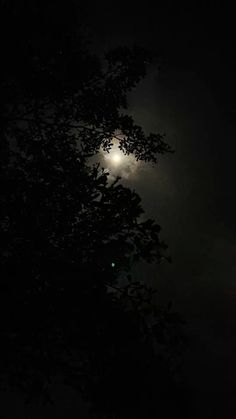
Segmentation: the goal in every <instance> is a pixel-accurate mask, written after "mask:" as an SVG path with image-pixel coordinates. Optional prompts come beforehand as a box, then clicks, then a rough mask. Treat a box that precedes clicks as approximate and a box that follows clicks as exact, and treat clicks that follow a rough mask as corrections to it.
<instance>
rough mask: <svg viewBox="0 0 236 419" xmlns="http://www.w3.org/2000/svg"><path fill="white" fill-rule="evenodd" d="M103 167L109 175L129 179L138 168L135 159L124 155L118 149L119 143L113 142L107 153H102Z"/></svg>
mask: <svg viewBox="0 0 236 419" xmlns="http://www.w3.org/2000/svg"><path fill="white" fill-rule="evenodd" d="M102 155H103V159H104V166H105V168H106V169H108V170H109V172H110V174H111V175H114V176H117V175H119V176H121V177H123V178H129V177H130V176H131V175H134V173H135V171H136V170H137V167H138V162H137V160H136V159H135V157H134V156H133V155H132V154H130V155H126V154H124V153H123V151H121V150H120V148H119V142H118V141H117V140H114V142H113V146H112V148H111V149H110V151H109V152H107V151H102Z"/></svg>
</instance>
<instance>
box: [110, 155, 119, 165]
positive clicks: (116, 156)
mask: <svg viewBox="0 0 236 419" xmlns="http://www.w3.org/2000/svg"><path fill="white" fill-rule="evenodd" d="M111 158H112V161H113V162H114V163H120V161H121V156H120V155H119V154H118V153H115V154H113V156H112V157H111Z"/></svg>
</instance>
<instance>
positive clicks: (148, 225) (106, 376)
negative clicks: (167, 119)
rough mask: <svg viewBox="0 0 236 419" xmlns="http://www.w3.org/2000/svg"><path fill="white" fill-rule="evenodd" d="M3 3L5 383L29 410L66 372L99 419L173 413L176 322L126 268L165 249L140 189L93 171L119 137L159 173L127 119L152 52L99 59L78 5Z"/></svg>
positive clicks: (152, 144) (154, 149) (155, 137)
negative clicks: (80, 22) (93, 160)
mask: <svg viewBox="0 0 236 419" xmlns="http://www.w3.org/2000/svg"><path fill="white" fill-rule="evenodd" d="M8 6H9V5H8V4H6V3H4V2H2V5H1V7H2V13H1V19H2V22H1V28H2V31H3V32H4V31H5V30H6V28H7V27H8V28H9V25H10V24H11V25H10V28H11V30H10V33H9V39H8V43H7V46H6V45H3V46H2V57H3V66H2V77H1V87H0V89H1V95H0V96H1V143H2V145H1V149H2V153H1V185H2V194H1V198H0V199H1V233H2V238H3V240H2V245H1V272H2V275H1V297H0V298H1V304H0V307H1V336H2V343H1V361H2V365H1V377H2V383H3V384H4V385H6V384H7V385H10V386H16V387H17V388H19V389H22V391H23V392H24V393H25V394H26V396H27V400H31V399H32V398H33V397H35V396H44V397H45V399H48V400H49V399H50V393H49V391H48V388H49V385H50V381H51V380H52V379H53V377H56V376H57V375H58V374H60V375H62V376H63V378H64V380H65V382H66V383H68V384H70V385H72V386H74V387H77V388H78V389H79V391H80V392H82V394H83V395H84V397H85V399H87V400H88V401H89V403H90V404H91V407H92V411H93V412H94V414H96V415H97V416H99V415H100V417H105V415H106V414H107V415H110V414H116V415H118V417H119V415H120V417H126V415H127V416H128V415H130V412H132V411H134V408H135V409H136V412H138V413H136V415H140V417H142V416H143V417H144V416H145V417H152V415H154V414H155V412H156V410H157V411H158V412H160V411H161V406H160V404H161V401H162V403H163V412H164V411H165V410H168V409H167V406H166V403H164V402H163V400H165V398H166V397H167V395H168V394H169V393H170V391H171V390H172V389H173V388H174V387H173V385H174V384H173V380H172V374H171V368H173V367H174V363H175V361H176V359H177V358H176V357H174V356H173V354H175V355H176V356H177V355H178V348H179V347H180V346H181V342H182V341H181V337H180V334H179V325H180V319H179V317H178V316H177V315H176V314H175V313H172V312H171V310H170V309H163V308H160V307H157V306H156V305H155V304H154V302H153V298H152V296H153V291H152V289H151V288H149V287H148V285H147V284H142V283H139V282H135V280H133V278H131V276H130V274H129V271H130V268H131V266H132V264H133V263H134V262H135V261H137V260H146V261H148V262H157V263H159V262H160V261H161V260H162V259H165V257H166V256H165V248H166V245H165V244H164V243H162V242H161V241H160V239H159V232H160V226H159V225H157V224H156V223H155V222H154V221H153V220H145V221H141V219H140V215H141V214H142V213H143V210H142V207H141V203H140V198H139V196H138V195H137V193H136V192H135V191H131V190H130V189H128V188H126V187H124V186H123V185H122V184H121V183H120V179H116V180H115V181H113V183H110V182H109V178H108V174H107V173H106V172H105V171H104V170H103V169H102V168H101V167H100V166H99V165H91V164H89V157H91V156H94V155H96V154H97V153H98V152H99V150H100V149H101V148H102V149H103V150H105V151H109V150H110V148H111V146H112V141H113V140H114V138H116V139H118V140H119V147H120V149H121V150H122V151H123V152H124V153H126V154H129V153H132V154H134V156H135V157H136V159H137V160H145V161H150V162H153V163H155V162H157V156H158V154H160V153H164V152H170V151H171V148H170V147H169V145H168V144H167V143H166V142H165V141H164V138H163V136H162V135H160V134H153V133H151V134H149V135H145V133H144V131H143V129H142V127H140V126H138V125H136V124H135V122H134V120H133V118H132V117H131V116H128V115H127V111H126V109H127V93H128V92H129V91H130V90H131V89H132V88H133V87H134V86H136V85H137V83H138V82H139V81H140V79H141V78H142V77H144V76H145V72H146V66H147V63H148V61H149V60H150V58H151V57H150V53H148V52H146V51H144V50H143V49H141V48H138V47H134V48H133V49H129V48H126V47H119V48H116V49H114V50H112V51H110V52H109V53H108V54H107V55H106V57H105V61H104V62H102V63H101V62H100V61H99V60H98V58H97V57H95V56H93V55H92V54H91V53H89V52H88V50H87V48H85V47H84V41H83V36H82V31H81V29H79V26H77V24H76V19H75V17H74V16H75V15H76V13H75V11H74V9H73V7H72V4H71V5H70V6H69V5H67V7H66V8H65V3H63V2H62V3H60V2H50V4H46V3H45V4H44V3H43V2H34V4H31V2H29V1H26V2H24V3H23V5H19V4H18V3H17V2H12V3H11V5H10V6H11V7H10V8H9V7H8ZM70 7H71V8H70ZM20 28H21V30H20ZM2 41H3V36H2V34H1V42H2ZM120 277H122V278H123V285H122V286H121V285H120V282H119V278H120ZM157 392H158V400H159V402H158V403H157V404H156V402H154V400H155V398H156V394H157ZM163 414H164V413H163ZM163 417H164V416H163Z"/></svg>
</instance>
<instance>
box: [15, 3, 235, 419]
mask: <svg viewBox="0 0 236 419" xmlns="http://www.w3.org/2000/svg"><path fill="white" fill-rule="evenodd" d="M88 10H89V12H88ZM83 13H84V15H85V18H84V19H85V22H86V23H88V25H89V27H90V29H89V33H90V36H91V39H92V41H93V48H94V49H95V50H96V51H97V52H98V53H99V54H102V52H103V51H104V50H106V49H107V48H110V47H113V46H115V45H118V44H133V43H137V44H141V45H143V46H145V47H148V48H150V49H152V50H154V51H155V52H157V54H158V55H159V57H160V69H158V68H157V66H156V65H152V66H151V67H150V69H149V74H148V76H147V78H146V79H145V80H144V81H142V82H141V83H140V85H139V86H138V87H137V88H136V89H135V91H133V92H132V94H131V95H130V97H129V104H130V111H131V114H132V115H133V116H134V118H135V120H136V121H137V123H139V124H141V125H143V126H144V128H145V130H146V131H147V132H148V131H154V132H155V131H160V132H165V133H166V139H167V141H168V143H169V144H170V145H171V146H173V148H174V149H175V153H174V154H170V155H167V156H164V157H161V158H160V162H159V164H158V165H157V166H156V167H151V166H150V165H148V164H141V165H140V166H138V167H137V168H135V170H134V171H131V172H127V173H125V179H124V183H125V184H127V185H128V186H129V187H131V188H134V189H135V190H136V191H137V192H138V193H139V194H140V196H141V197H142V200H143V207H144V209H145V213H146V215H147V216H150V217H152V218H154V219H155V220H157V222H158V223H159V224H160V225H161V227H162V238H163V239H164V240H165V241H166V242H167V243H168V245H169V251H170V254H171V256H172V263H171V264H168V263H165V264H163V265H161V266H158V267H156V266H151V267H150V266H144V265H142V266H141V267H139V269H138V272H139V273H138V275H140V277H142V278H148V279H149V280H151V281H152V283H153V284H155V286H156V288H157V290H158V298H159V300H160V301H162V302H163V301H164V302H166V301H169V300H171V301H172V302H173V305H174V308H176V310H178V311H179V312H181V313H182V314H183V316H184V318H185V320H186V329H187V331H188V334H189V336H190V343H189V346H188V348H187V350H186V355H185V358H184V367H183V369H184V376H185V382H186V386H187V387H188V389H189V390H190V391H191V392H192V393H193V394H194V395H195V397H194V401H193V404H192V412H191V415H190V417H191V418H194V419H195V418H215V417H226V418H230V417H235V414H236V407H235V405H234V398H235V396H236V384H235V376H236V361H235V351H236V333H235V331H236V305H235V299H236V282H235V281H236V236H235V234H236V221H235V199H234V194H235V162H234V160H235V152H236V145H235V133H236V123H235V113H236V107H235V97H236V96H235V95H236V83H235V62H234V59H235V46H234V40H233V32H234V30H233V28H234V22H233V12H232V10H230V9H228V8H227V7H226V6H224V7H223V6H216V5H215V4H214V3H213V2H209V3H208V5H207V6H205V5H204V4H203V3H202V4H200V5H199V3H198V4H194V2H193V3H192V2H189V5H188V7H185V6H183V5H182V6H181V5H179V4H178V5H177V4H176V3H174V4H172V3H171V2H170V1H167V2H165V4H161V5H160V6H153V5H151V2H150V4H149V3H148V2H143V3H141V4H132V5H131V4H127V2H123V3H122V2H117V3H113V2H106V3H105V2H98V3H97V4H96V5H95V4H93V3H91V4H90V5H89V6H88V7H87V9H86V7H85V10H84V11H83ZM116 170H117V172H119V167H118V166H117V168H116ZM121 174H122V173H121ZM60 391H61V390H58V392H60ZM60 397H62V398H63V397H64V401H63V408H62V406H61V407H60V408H59V410H58V413H57V416H56V417H58V418H62V417H65V416H63V415H65V414H66V415H69V416H68V417H70V418H74V417H77V414H76V413H75V412H76V409H77V407H76V405H77V404H78V405H79V406H80V403H77V401H76V397H75V396H74V395H73V394H72V393H70V394H69V395H68V396H65V394H64V396H60ZM65 400H67V402H65ZM61 403H62V402H61ZM78 409H80V407H79V408H78ZM37 412H38V413H35V411H34V413H31V414H34V416H32V417H35V418H36V417H37V418H38V417H43V416H40V415H44V417H49V415H52V412H53V408H51V407H50V408H47V409H46V410H44V411H41V410H39V409H38V410H37ZM40 412H41V413H40ZM59 412H60V413H59ZM27 414H30V413H29V412H28V413H27ZM47 415H48V416H47ZM9 417H10V416H9ZM17 417H18V416H17ZM19 417H20V416H19ZM29 417H31V416H29ZM83 417H85V416H83Z"/></svg>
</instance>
